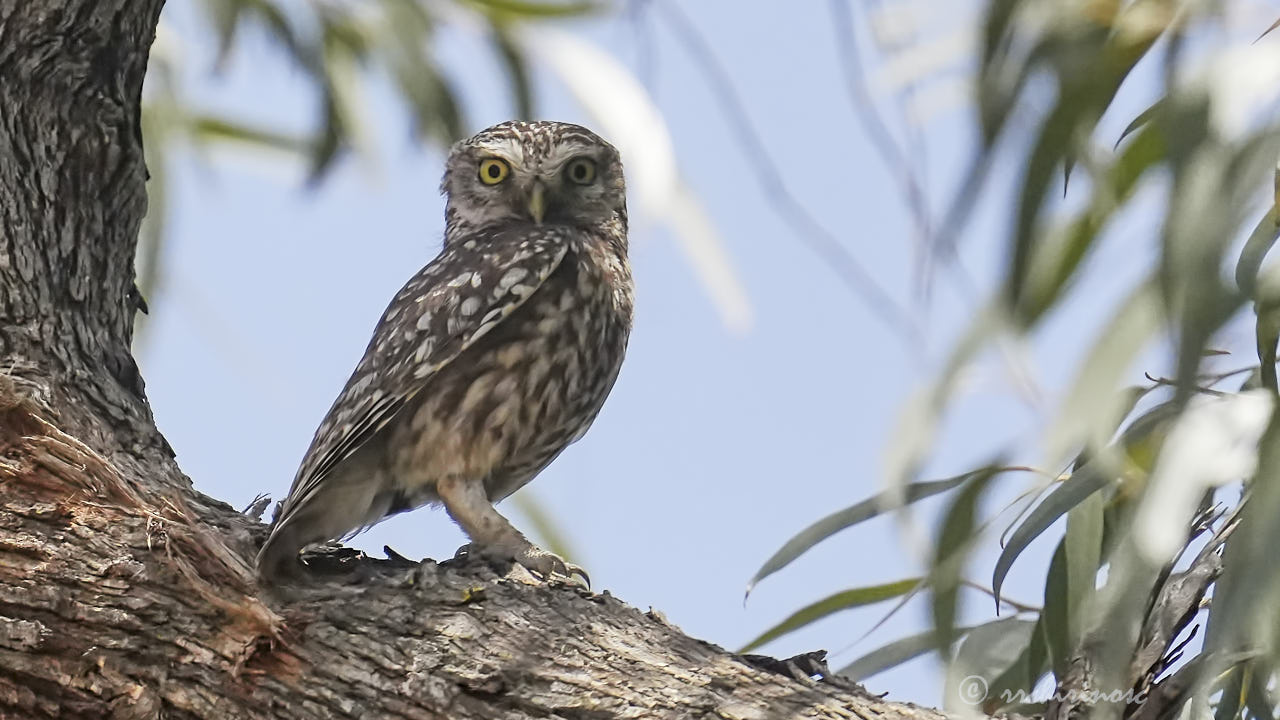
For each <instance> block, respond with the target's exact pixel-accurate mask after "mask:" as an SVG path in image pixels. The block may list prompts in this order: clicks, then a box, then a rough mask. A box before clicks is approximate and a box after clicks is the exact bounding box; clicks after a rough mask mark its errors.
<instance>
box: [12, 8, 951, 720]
mask: <svg viewBox="0 0 1280 720" xmlns="http://www.w3.org/2000/svg"><path fill="white" fill-rule="evenodd" d="M161 5H162V2H161V0H0V718H98V717H113V718H157V717H165V718H181V717H203V718H329V717H404V718H434V717H443V718H570V719H573V718H576V719H579V720H587V719H598V720H604V719H606V718H622V717H632V718H640V717H643V718H701V717H708V718H744V719H746V718H761V719H764V718H783V717H793V716H794V717H822V718H828V717H829V718H852V717H870V716H872V715H875V716H881V717H902V718H908V717H914V718H925V717H928V718H933V717H938V715H937V714H936V713H934V712H932V711H927V710H920V709H917V708H914V707H909V706H903V705H896V704H891V703H884V702H880V701H878V700H877V699H875V698H872V697H870V696H868V695H866V694H865V693H863V692H861V691H860V689H859V688H857V687H856V686H853V685H852V684H849V683H843V682H839V681H816V680H812V679H809V677H808V675H809V673H810V672H811V671H812V669H813V668H809V667H804V666H803V665H804V664H803V663H802V662H795V663H782V664H777V667H776V668H775V669H773V670H771V669H767V668H766V667H764V666H763V665H766V664H765V663H762V662H761V661H760V660H759V659H756V660H755V661H749V660H748V659H745V658H742V657H738V656H735V655H732V654H729V653H726V652H724V651H723V650H721V649H720V648H717V647H715V646H712V645H709V644H707V643H704V642H701V641H698V640H695V639H692V638H689V637H687V636H685V635H683V634H682V633H681V632H680V631H679V630H677V629H676V628H674V627H672V626H670V625H668V624H667V623H666V622H665V621H664V620H663V619H662V618H661V617H660V616H658V615H655V614H653V613H649V614H644V613H640V612H638V611H636V610H635V609H633V608H630V607H628V606H626V605H624V604H623V603H621V602H619V601H617V600H615V599H614V598H612V597H611V596H609V595H608V593H604V594H593V593H591V592H588V591H586V590H583V589H580V588H577V587H574V586H569V585H562V584H556V583H552V584H549V585H543V584H537V583H530V582H526V581H522V578H521V576H520V575H519V574H518V573H520V570H519V569H518V568H515V569H513V570H512V572H511V573H510V574H509V575H508V576H505V577H500V576H498V575H497V574H496V573H495V572H494V570H493V569H491V568H490V567H488V566H487V565H481V564H461V563H455V562H452V561H450V562H447V563H441V564H436V563H434V562H431V561H426V562H423V563H421V564H419V563H410V562H407V561H374V560H369V559H364V558H360V557H352V556H349V555H348V556H344V555H342V554H340V553H339V554H337V555H330V556H327V557H328V560H327V564H328V565H336V566H337V567H339V568H341V569H342V570H343V572H342V574H341V576H338V577H335V576H328V577H323V576H322V577H319V578H316V579H313V580H312V581H310V582H309V583H307V584H306V585H305V586H298V587H292V588H289V589H286V590H280V591H275V592H268V591H266V590H264V589H263V588H260V587H258V586H257V584H256V582H255V580H254V578H253V573H252V571H251V567H250V559H251V558H252V556H253V551H254V548H255V546H256V544H257V543H259V542H261V539H262V536H263V531H264V528H263V526H262V525H261V524H259V523H258V522H257V520H256V518H251V517H248V516H246V515H244V514H241V513H238V512H236V511H235V510H234V509H232V508H230V507H228V506H226V505H225V504H222V503H219V502H218V501H216V500H212V499H210V498H207V497H205V496H203V495H200V494H199V493H196V492H195V491H194V490H192V488H191V485H190V482H189V481H188V480H187V478H186V477H185V476H183V475H182V473H181V471H180V470H179V469H178V468H177V466H176V465H175V464H174V462H173V458H172V453H171V452H170V451H169V448H168V446H167V444H166V443H165V441H164V439H163V437H162V436H161V435H160V433H159V432H158V431H157V430H156V428H155V425H154V423H153V421H152V416H151V412H150V410H149V408H148V406H147V401H146V398H145V395H144V393H143V385H142V381H141V378H140V377H139V376H138V371H137V367H136V365H135V364H134V362H133V358H132V356H131V355H130V352H129V345H130V339H131V334H132V330H131V328H132V323H133V318H134V313H135V312H136V311H137V309H138V307H139V306H140V298H138V297H137V293H136V290H135V289H134V285H133V278H134V274H133V273H134V270H133V259H134V245H135V238H136V235H137V231H138V226H139V223H140V222H141V219H142V216H143V214H144V212H145V207H146V204H145V192H144V182H145V179H146V168H145V165H144V162H143V155H142V143H141V133H140V128H139V96H140V93H141V88H142V78H143V74H144V72H145V69H146V58H147V52H148V49H149V47H150V43H151V41H152V37H153V34H154V30H155V26H156V20H157V17H158V15H159V12H160V8H161ZM777 669H780V670H781V671H782V672H778V671H776V670H777Z"/></svg>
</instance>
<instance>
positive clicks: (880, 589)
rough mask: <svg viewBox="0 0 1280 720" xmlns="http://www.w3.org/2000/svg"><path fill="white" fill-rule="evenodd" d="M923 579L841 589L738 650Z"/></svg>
mask: <svg viewBox="0 0 1280 720" xmlns="http://www.w3.org/2000/svg"><path fill="white" fill-rule="evenodd" d="M920 582H921V579H920V578H908V579H906V580H898V581H897V582H891V583H885V584H883V585H869V586H867V587H860V588H854V589H852V590H842V591H840V592H837V593H834V594H831V595H828V596H827V597H825V598H823V599H821V600H818V601H817V602H813V603H810V604H808V605H806V606H804V607H802V608H800V609H799V610H797V611H795V612H794V613H792V614H790V615H788V616H787V617H786V619H784V620H783V621H782V622H779V623H778V624H776V625H774V626H773V627H771V628H769V629H768V630H765V631H764V632H763V633H761V634H760V635H759V637H757V638H755V639H754V640H752V641H751V642H749V643H747V644H746V645H744V646H743V647H742V649H741V650H738V652H739V653H746V652H751V651H752V650H754V649H756V648H758V647H760V646H761V645H764V644H765V643H767V642H769V641H770V640H775V639H777V638H779V637H782V636H783V635H786V634H787V633H790V632H792V631H794V630H798V629H800V628H802V627H804V626H806V625H809V624H811V623H813V622H816V621H818V620H820V619H822V618H824V617H826V616H828V615H831V614H833V613H837V612H840V611H841V610H849V609H852V608H856V607H863V606H865V605H872V604H875V603H878V602H883V601H885V600H888V599H890V598H895V597H900V596H901V595H903V594H905V593H908V592H911V591H912V590H913V589H915V588H916V587H918V586H919V585H920Z"/></svg>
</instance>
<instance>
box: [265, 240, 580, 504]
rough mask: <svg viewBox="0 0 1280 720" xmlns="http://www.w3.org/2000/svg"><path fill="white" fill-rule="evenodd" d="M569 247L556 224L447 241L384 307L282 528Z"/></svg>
mask: <svg viewBox="0 0 1280 720" xmlns="http://www.w3.org/2000/svg"><path fill="white" fill-rule="evenodd" d="M568 246H569V242H568V238H567V237H565V236H564V232H563V230H561V229H559V228H555V227H548V228H537V229H535V230H529V229H528V228H524V229H522V230H520V231H505V232H504V231H499V232H496V233H486V234H480V235H477V236H476V237H475V238H474V239H460V240H457V241H454V242H451V243H450V244H449V245H448V246H447V247H446V248H445V249H444V251H443V252H441V253H440V255H439V257H437V258H436V259H435V260H433V261H432V262H431V263H430V264H429V265H427V266H426V267H424V268H423V269H422V270H420V271H419V272H418V274H417V275H415V276H413V278H411V279H410V280H409V282H408V283H406V284H405V286H404V287H403V288H401V290H400V292H399V293H397V294H396V296H395V298H394V299H392V301H391V304H390V305H388V306H387V310H386V312H385V313H383V315H382V319H381V320H380V321H379V322H378V326H377V329H376V330H375V331H374V334H373V339H372V340H371V341H370V342H369V347H368V348H367V349H366V350H365V352H364V357H363V358H362V359H361V360H360V364H359V365H357V366H356V370H355V372H354V373H352V375H351V378H350V379H349V380H348V381H347V384H346V387H344V388H343V389H342V392H341V393H340V394H339V395H338V399H337V400H335V401H334V403H333V407H331V408H330V409H329V413H328V415H326V416H325V419H324V422H322V423H321V424H320V427H319V429H317V430H316V435H315V438H314V439H313V440H312V441H311V447H310V449H308V450H307V455H306V457H305V458H303V461H302V466H301V467H300V468H299V469H298V475H297V477H295V478H294V481H293V487H292V488H290V490H289V496H288V497H287V498H286V499H285V504H284V508H283V509H282V510H281V513H280V516H279V518H277V520H276V526H277V528H278V527H281V526H283V525H284V524H285V523H286V521H287V520H288V519H289V516H290V515H292V514H293V513H294V512H295V511H296V510H297V509H298V508H300V507H302V506H303V505H305V504H306V503H307V501H308V500H309V499H310V498H311V497H312V496H313V495H314V494H315V491H316V489H317V488H318V487H319V486H320V484H321V481H322V480H323V479H324V477H325V476H326V475H327V474H328V473H329V472H330V471H331V470H333V468H334V467H335V466H336V465H337V464H338V463H340V462H342V461H343V460H344V459H346V458H348V457H350V456H351V454H352V453H354V452H355V451H356V450H358V449H359V448H360V446H361V445H363V444H364V443H365V442H367V441H368V440H369V438H371V437H373V435H374V434H375V433H377V432H378V431H379V430H381V429H382V428H383V427H385V426H386V424H387V423H388V422H390V421H391V419H392V418H393V417H395V415H396V413H397V412H399V411H400V409H401V408H403V407H404V406H405V404H406V403H407V402H409V400H410V399H411V398H413V396H414V395H415V394H417V392H418V391H419V390H421V389H422V387H423V386H424V385H426V383H427V381H428V380H429V379H430V378H431V376H432V375H434V374H435V373H436V372H438V371H439V370H440V368H442V367H444V366H446V365H448V364H449V363H450V362H452V361H453V360H454V358H456V357H458V355H460V354H461V353H462V352H463V351H464V350H466V349H467V348H468V347H470V346H471V345H472V344H474V343H475V342H476V341H477V340H479V339H480V338H482V337H484V336H485V335H486V334H487V333H488V332H489V331H491V330H493V329H494V328H495V327H497V326H498V323H500V322H502V320H503V319H504V318H506V317H507V316H508V315H510V314H511V313H512V312H513V311H515V309H516V308H518V307H520V305H521V304H523V303H524V301H525V300H527V299H528V298H529V296H531V295H533V293H534V291H536V290H537V289H538V288H539V287H541V285H542V283H543V282H544V281H545V280H546V279H547V278H548V277H549V276H550V275H551V273H552V272H554V271H555V269H556V268H557V267H559V265H560V263H561V261H562V260H564V257H565V254H566V253H567V251H568Z"/></svg>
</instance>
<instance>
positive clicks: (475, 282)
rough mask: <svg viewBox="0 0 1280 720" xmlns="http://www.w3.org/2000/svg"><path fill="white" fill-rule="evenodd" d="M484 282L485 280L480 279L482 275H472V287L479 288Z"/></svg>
mask: <svg viewBox="0 0 1280 720" xmlns="http://www.w3.org/2000/svg"><path fill="white" fill-rule="evenodd" d="M482 282H484V278H482V277H480V273H471V287H473V288H478V287H480V283H482Z"/></svg>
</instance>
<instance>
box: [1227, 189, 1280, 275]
mask: <svg viewBox="0 0 1280 720" xmlns="http://www.w3.org/2000/svg"><path fill="white" fill-rule="evenodd" d="M1277 213H1278V209H1277V207H1276V206H1275V205H1272V206H1271V209H1270V210H1267V213H1266V214H1265V215H1263V216H1262V219H1261V220H1259V221H1258V224H1257V225H1255V226H1254V228H1253V232H1251V233H1249V239H1248V240H1247V241H1245V244H1244V249H1243V250H1241V251H1240V258H1239V259H1238V260H1237V261H1236V287H1238V288H1240V292H1242V293H1244V294H1245V296H1247V297H1256V296H1255V292H1256V290H1257V286H1258V271H1259V270H1261V269H1262V260H1263V258H1265V257H1266V256H1267V253H1268V252H1270V250H1271V246H1273V245H1275V243H1276V239H1277V238H1280V215H1278V214H1277Z"/></svg>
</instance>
